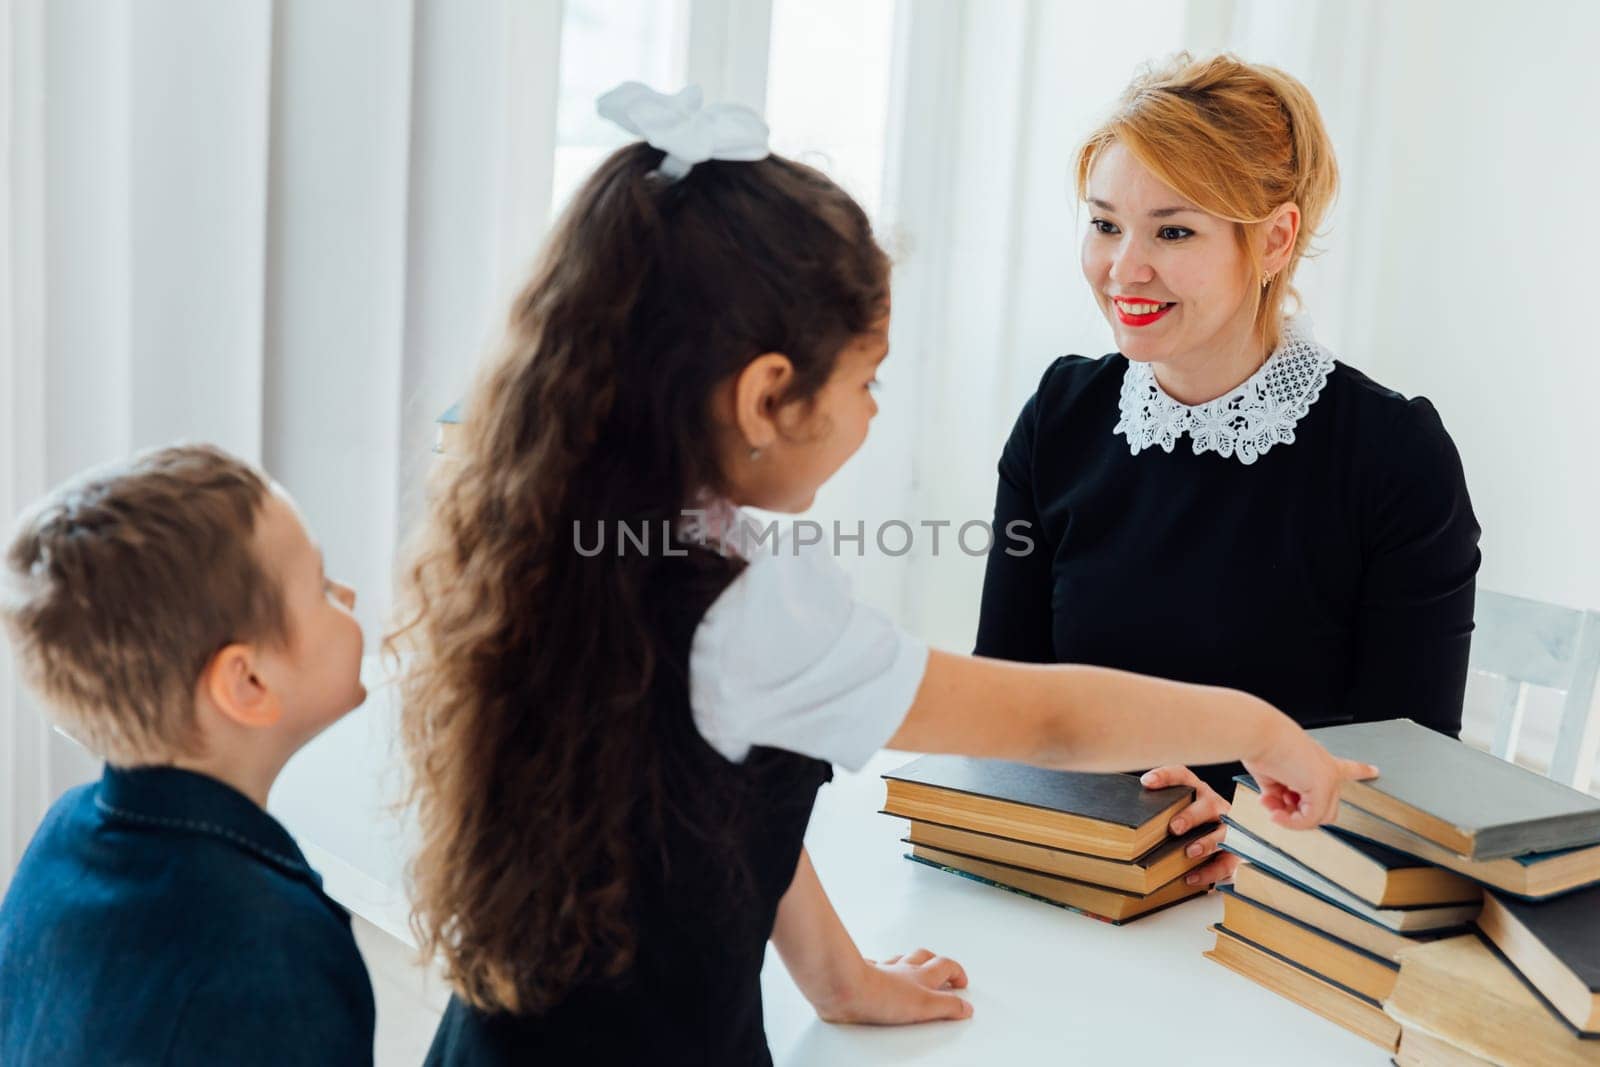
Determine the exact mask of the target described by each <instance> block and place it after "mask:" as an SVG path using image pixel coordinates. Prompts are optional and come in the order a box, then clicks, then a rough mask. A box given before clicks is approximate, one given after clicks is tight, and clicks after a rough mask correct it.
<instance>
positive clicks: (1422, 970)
mask: <svg viewBox="0 0 1600 1067" xmlns="http://www.w3.org/2000/svg"><path fill="white" fill-rule="evenodd" d="M1384 1010H1386V1011H1387V1012H1388V1013H1389V1014H1390V1015H1391V1016H1393V1017H1394V1018H1395V1019H1396V1020H1397V1021H1398V1022H1399V1023H1400V1024H1401V1025H1403V1026H1405V1027H1406V1028H1408V1029H1410V1028H1413V1027H1414V1028H1417V1029H1420V1030H1425V1031H1427V1032H1428V1033H1430V1034H1432V1035H1434V1036H1435V1037H1437V1038H1440V1039H1441V1040H1443V1041H1445V1042H1446V1043H1448V1044H1450V1045H1452V1046H1454V1047H1455V1048H1458V1049H1460V1050H1462V1051H1463V1052H1467V1053H1470V1054H1471V1055H1474V1056H1477V1057H1479V1058H1480V1059H1485V1060H1489V1061H1490V1062H1492V1063H1504V1064H1530V1065H1531V1064H1537V1065H1539V1067H1596V1065H1600V1041H1584V1040H1581V1039H1580V1038H1579V1037H1578V1036H1577V1035H1576V1034H1574V1033H1573V1031H1572V1029H1571V1028H1570V1026H1569V1025H1568V1024H1567V1023H1566V1022H1565V1021H1564V1020H1562V1019H1560V1018H1559V1017H1558V1016H1556V1015H1554V1014H1553V1013H1551V1012H1550V1011H1549V1010H1548V1009H1546V1008H1545V1006H1544V1005H1543V1004H1542V1003H1540V1001H1539V998H1538V997H1536V996H1535V995H1534V994H1533V993H1532V991H1531V990H1530V989H1529V988H1528V986H1527V985H1526V984H1525V983H1523V982H1522V981H1521V979H1519V978H1518V977H1517V974H1516V972H1515V971H1513V970H1512V969H1511V967H1510V966H1509V965H1508V964H1506V963H1505V961H1504V960H1502V959H1501V958H1500V957H1499V956H1497V955H1496V954H1495V951H1494V949H1493V948H1492V947H1490V945H1489V943H1488V942H1486V941H1484V940H1482V939H1480V938H1479V937H1478V936H1477V935H1475V934H1465V935H1463V936H1461V937H1448V938H1445V939H1444V940H1442V941H1435V942H1434V943H1433V944H1431V945H1419V946H1418V947H1417V948H1415V949H1413V950H1411V951H1410V952H1407V953H1406V954H1405V957H1404V958H1403V959H1402V960H1401V961H1400V977H1399V978H1398V979H1397V980H1396V981H1395V985H1394V992H1393V993H1391V994H1389V999H1388V1000H1387V1001H1386V1002H1385V1004H1384Z"/></svg>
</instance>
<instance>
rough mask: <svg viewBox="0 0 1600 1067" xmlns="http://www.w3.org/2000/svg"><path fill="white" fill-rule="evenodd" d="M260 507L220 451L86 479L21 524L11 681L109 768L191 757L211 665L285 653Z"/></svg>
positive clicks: (153, 459) (195, 448) (130, 465)
mask: <svg viewBox="0 0 1600 1067" xmlns="http://www.w3.org/2000/svg"><path fill="white" fill-rule="evenodd" d="M270 492H271V487H270V485H269V483H268V481H267V479H266V478H265V477H264V476H263V475H262V474H261V473H260V472H258V471H257V470H255V469H254V468H253V467H251V466H250V465H249V464H247V463H245V462H243V461H241V460H239V459H237V458H235V457H233V456H231V455H229V454H228V453H226V452H224V451H222V450H221V449H219V448H215V447H213V446H210V445H182V446H176V447H170V448H162V449H157V450H154V451H150V452H145V453H143V454H141V455H138V456H135V457H134V458H133V459H131V460H128V461H126V462H122V463H117V464H112V465H109V466H106V467H99V468H96V469H94V470H91V471H88V472H87V473H85V474H83V475H80V476H79V477H77V478H75V479H73V480H72V481H70V482H68V483H66V484H65V485H62V486H60V487H59V488H57V489H56V490H55V491H54V492H52V493H50V494H49V495H48V496H47V497H45V498H44V499H43V500H41V501H40V502H39V503H37V504H35V505H34V506H33V507H32V508H30V509H29V510H28V511H27V512H26V513H25V514H24V515H23V516H22V519H21V521H20V524H19V526H18V529H17V532H16V535H15V537H14V539H13V540H12V542H11V545H10V548H9V549H8V550H7V552H6V557H5V575H4V578H5V581H4V594H3V596H0V618H3V619H4V622H5V626H6V629H7V631H8V632H9V634H10V636H11V640H12V643H13V646H14V648H15V651H16V657H17V663H18V666H19V667H20V669H21V672H22V676H23V679H24V680H25V681H26V682H27V684H28V685H30V686H31V687H32V688H33V689H34V690H36V691H37V692H38V693H39V694H40V695H41V696H42V697H43V698H44V700H45V701H46V702H47V703H48V704H49V705H50V707H51V710H52V711H53V712H54V713H55V715H56V716H57V717H58V718H59V720H60V722H61V724H62V726H63V727H65V728H66V729H67V731H68V732H70V733H71V734H73V735H74V736H75V737H77V738H78V739H79V740H80V741H81V742H83V744H84V745H86V746H87V747H88V748H90V749H91V750H93V751H94V752H95V753H96V754H97V755H99V756H101V757H102V758H104V759H105V760H107V761H108V762H110V763H113V764H121V765H137V764H142V763H162V762H167V761H168V760H170V759H171V758H172V757H173V756H175V755H183V754H194V753H195V752H196V750H197V747H198V746H197V738H196V736H195V703H194V702H195V686H196V684H197V682H198V681H199V678H200V675H201V673H202V672H203V671H204V669H205V666H206V664H207V663H208V662H210V660H211V657H212V656H214V655H215V654H216V653H217V652H218V651H219V650H221V649H222V648H223V647H225V646H226V645H229V644H231V643H233V642H238V641H242V642H258V641H259V642H265V643H268V644H275V645H282V644H283V643H285V642H286V641H287V622H286V618H285V613H284V605H283V596H282V590H281V588H280V586H279V580H278V577H277V576H276V575H275V574H272V573H269V569H268V567H267V566H265V565H264V564H263V562H262V561H261V560H259V559H258V558H257V556H256V550H255V547H254V540H255V536H254V535H255V527H256V520H257V517H258V516H259V515H260V513H261V508H262V505H263V504H264V503H265V501H266V499H267V496H268V494H269V493H270Z"/></svg>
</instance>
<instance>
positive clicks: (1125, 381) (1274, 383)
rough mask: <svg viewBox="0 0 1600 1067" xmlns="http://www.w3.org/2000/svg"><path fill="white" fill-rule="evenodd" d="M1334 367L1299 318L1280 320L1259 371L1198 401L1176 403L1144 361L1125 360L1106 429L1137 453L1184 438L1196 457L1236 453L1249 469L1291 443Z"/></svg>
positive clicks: (1170, 445) (1308, 325) (1167, 449)
mask: <svg viewBox="0 0 1600 1067" xmlns="http://www.w3.org/2000/svg"><path fill="white" fill-rule="evenodd" d="M1332 370H1333V353H1332V352H1329V351H1328V350H1327V349H1326V348H1323V347H1322V346H1321V345H1319V344H1317V342H1316V341H1315V340H1314V339H1313V338H1312V336H1311V321H1310V319H1309V318H1307V317H1306V316H1304V315H1296V316H1294V317H1293V318H1290V319H1287V320H1285V322H1284V324H1283V339H1282V340H1281V341H1280V342H1279V343H1278V347H1277V348H1276V349H1274V350H1273V352H1272V355H1270V356H1268V357H1267V361H1266V362H1265V363H1263V364H1262V365H1261V369H1260V370H1258V371H1256V372H1255V373H1254V374H1252V375H1251V376H1250V377H1249V378H1246V379H1245V380H1244V381H1243V382H1242V383H1240V384H1239V385H1238V386H1237V387H1235V388H1234V389H1232V390H1230V391H1229V392H1227V393H1224V394H1223V395H1222V396H1219V397H1217V398H1216V399H1215V400H1208V401H1206V402H1205V403H1204V404H1195V405H1192V406H1191V405H1189V404H1180V403H1179V402H1178V401H1176V400H1174V399H1172V398H1171V397H1170V396H1168V395H1167V394H1166V393H1165V392H1163V391H1162V389H1161V386H1160V384H1159V383H1158V382H1157V381H1156V376H1155V372H1154V371H1153V370H1152V369H1151V367H1150V364H1148V363H1135V362H1133V361H1132V360H1129V361H1128V369H1127V372H1126V373H1124V374H1123V376H1122V397H1121V400H1120V406H1121V409H1122V418H1121V419H1120V420H1118V422H1117V425H1116V426H1115V427H1114V428H1113V429H1112V431H1111V432H1112V433H1119V434H1122V435H1123V436H1125V437H1126V438H1127V439H1128V451H1129V452H1131V453H1132V454H1133V455H1135V456H1137V455H1138V454H1139V453H1140V452H1142V451H1144V450H1145V449H1147V448H1150V447H1151V446H1152V445H1160V446H1161V448H1162V450H1163V451H1165V452H1171V451H1172V449H1173V447H1174V446H1175V445H1176V444H1177V443H1178V438H1180V437H1182V436H1183V435H1184V434H1188V435H1189V441H1190V443H1191V444H1192V445H1193V447H1194V452H1195V455H1199V454H1200V453H1202V452H1215V453H1217V454H1218V455H1219V456H1235V457H1237V458H1238V460H1239V462H1240V463H1243V464H1245V465H1246V466H1249V465H1250V464H1252V463H1254V462H1255V461H1256V460H1257V459H1258V458H1259V457H1261V456H1263V455H1265V454H1266V453H1267V451H1268V450H1270V449H1271V448H1272V446H1273V445H1279V444H1282V445H1290V444H1293V443H1294V428H1295V425H1296V424H1297V423H1298V422H1299V421H1300V420H1301V419H1303V418H1305V415H1306V412H1308V411H1310V410H1311V405H1312V404H1314V403H1316V400H1317V397H1318V396H1320V395H1321V394H1322V387H1323V386H1325V385H1326V384H1327V383H1328V375H1329V373H1330V372H1332Z"/></svg>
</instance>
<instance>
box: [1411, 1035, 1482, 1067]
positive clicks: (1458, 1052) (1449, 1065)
mask: <svg viewBox="0 0 1600 1067" xmlns="http://www.w3.org/2000/svg"><path fill="white" fill-rule="evenodd" d="M1394 1063H1395V1067H1494V1064H1492V1063H1490V1062H1489V1061H1488V1060H1485V1059H1481V1058H1479V1057H1477V1056H1474V1055H1473V1054H1472V1053H1470V1052H1467V1051H1465V1050H1463V1049H1459V1048H1456V1047H1455V1046H1454V1045H1452V1044H1451V1043H1450V1042H1448V1041H1446V1040H1444V1039H1443V1038H1440V1037H1435V1036H1433V1035H1432V1034H1430V1033H1428V1031H1426V1030H1419V1029H1418V1028H1416V1027H1414V1026H1405V1027H1401V1028H1400V1047H1399V1048H1398V1049H1396V1050H1395V1054H1394Z"/></svg>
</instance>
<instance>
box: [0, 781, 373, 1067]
mask: <svg viewBox="0 0 1600 1067" xmlns="http://www.w3.org/2000/svg"><path fill="white" fill-rule="evenodd" d="M373 1015H374V1013H373V1002H372V986H371V984H370V983H369V982H368V980H367V972H366V968H365V967H364V966H363V964H362V961H361V955H360V953H359V952H358V951H357V949H356V943H355V938H354V937H353V936H352V934H351V932H350V917H349V915H348V914H346V912H345V911H344V909H342V908H340V907H339V905H337V904H335V903H334V902H333V901H332V900H331V899H329V898H328V896H327V895H326V894H324V893H323V891H322V879H321V878H320V877H319V876H318V875H317V873H316V872H315V871H313V870H312V869H311V868H310V867H309V866H308V865H307V864H306V860H305V857H304V856H303V855H301V853H300V849H299V848H298V847H297V846H296V845H295V843H294V839H293V838H292V837H290V836H289V832H288V831H287V830H285V829H284V828H283V826H282V825H281V824H280V823H279V822H278V821H277V820H276V819H274V818H273V817H272V816H271V815H268V814H267V813H266V812H265V811H263V810H261V808H260V807H259V806H258V805H257V804H256V803H255V802H254V801H252V800H250V799H249V798H248V797H246V796H245V795H244V794H242V793H240V792H238V791H236V790H234V789H233V788H231V787H229V786H227V785H224V784H223V783H222V782H219V781H217V780H216V779H214V778H210V777H207V776H205V775H202V774H195V773H192V772H190V771H183V770H177V769H175V768H171V767H144V768H138V769H133V770H123V769H118V768H115V767H107V768H106V769H105V774H104V776H103V777H102V778H101V779H100V781H99V782H98V783H94V784H91V785H85V786H80V787H79V788H77V789H74V790H72V791H71V792H69V793H67V794H66V795H65V796H63V797H62V798H61V799H60V800H59V801H57V802H56V804H55V806H54V807H52V808H51V809H50V813H49V814H48V815H47V816H45V820H44V822H43V823H42V824H41V825H40V827H39V831H38V833H36V834H35V835H34V838H33V842H32V843H31V844H30V845H29V846H28V850H27V853H26V854H25V855H24V856H23V858H22V863H21V864H20V865H19V866H18V868H17V872H16V877H15V878H14V879H13V880H12V883H11V888H10V890H9V891H8V892H7V893H6V898H5V903H4V904H3V905H0V1064H5V1065H6V1067H23V1065H32V1064H47V1065H49V1067H72V1065H77V1064H96V1065H98V1064H112V1063H118V1064H120V1063H138V1064H200V1063H204V1064H230V1065H251V1064H263V1065H265V1064H274V1065H282V1064H319V1065H320V1064H339V1065H342V1064H370V1063H371V1062H372V1040H373V1022H374V1018H373Z"/></svg>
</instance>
